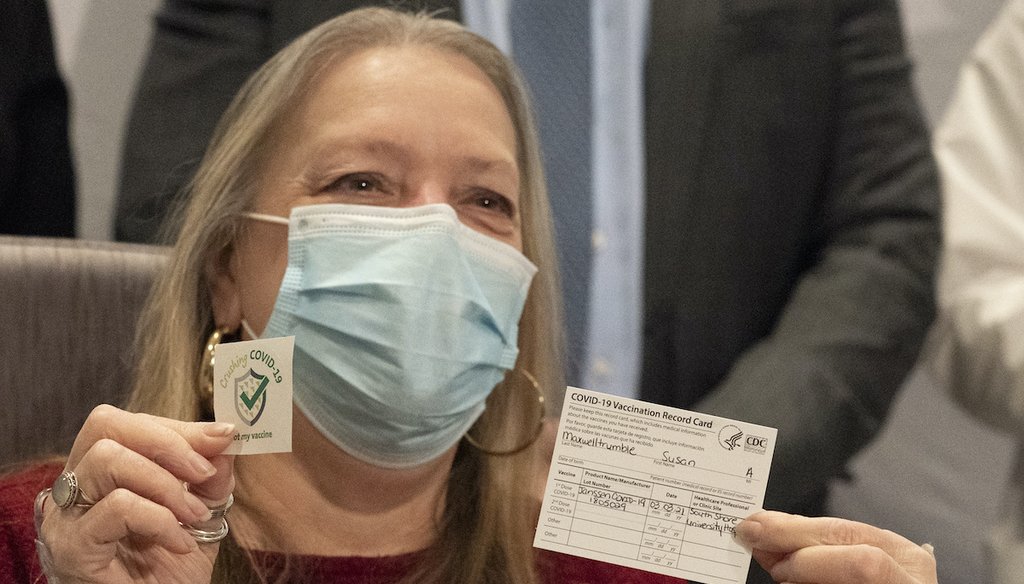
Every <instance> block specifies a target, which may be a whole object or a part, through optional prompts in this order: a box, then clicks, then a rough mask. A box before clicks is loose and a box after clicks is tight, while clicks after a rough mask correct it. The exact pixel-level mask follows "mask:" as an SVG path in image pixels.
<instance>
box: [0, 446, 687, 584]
mask: <svg viewBox="0 0 1024 584" xmlns="http://www.w3.org/2000/svg"><path fill="white" fill-rule="evenodd" d="M60 472H61V467H60V466H58V465H54V464H48V465H39V466H33V467H30V468H27V469H26V470H24V471H21V472H18V473H16V474H13V475H9V476H7V477H4V478H3V479H0V584H15V583H17V584H29V583H32V584H35V583H42V582H45V580H44V579H43V576H42V573H41V571H40V568H39V561H38V559H37V558H36V550H35V525H34V523H33V518H32V503H33V501H34V500H35V496H36V494H37V493H38V492H39V491H41V490H42V489H45V488H46V487H48V486H50V485H51V484H53V481H54V479H56V478H57V475H59V474H60ZM417 555H418V554H406V555H400V556H385V557H377V558H365V557H319V556H302V557H301V558H300V559H301V560H302V563H303V566H304V569H303V581H304V582H312V583H325V584H326V583H328V582H329V583H331V584H393V583H394V582H397V581H398V580H399V579H400V578H401V577H402V576H404V575H405V574H407V573H408V571H409V570H410V569H411V568H412V566H413V565H414V563H415V561H416V557H417ZM256 556H257V558H259V560H260V563H262V564H263V565H274V564H280V563H283V559H284V556H283V555H281V554H275V553H272V552H257V553H256ZM537 568H538V570H539V572H540V575H541V580H542V581H543V582H544V583H545V584H606V583H617V584H685V582H684V581H683V580H679V579H677V578H672V577H669V576H662V575H659V574H653V573H650V572H643V571H640V570H633V569H630V568H623V567H620V566H616V565H613V564H607V563H604V562H597V561H594V560H588V559H585V558H579V557H576V556H570V555H566V554H559V553H554V552H549V551H545V550H537Z"/></svg>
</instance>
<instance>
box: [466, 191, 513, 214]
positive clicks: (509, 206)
mask: <svg viewBox="0 0 1024 584" xmlns="http://www.w3.org/2000/svg"><path fill="white" fill-rule="evenodd" d="M475 202H476V205H477V206H479V207H482V208H484V209H487V210H488V211H493V212H495V213H500V214H502V215H505V216H507V217H510V218H514V217H515V216H516V208H515V205H514V204H513V203H512V201H510V200H509V199H508V197H505V196H503V195H499V194H497V193H491V192H488V193H481V194H480V195H477V197H476V199H475Z"/></svg>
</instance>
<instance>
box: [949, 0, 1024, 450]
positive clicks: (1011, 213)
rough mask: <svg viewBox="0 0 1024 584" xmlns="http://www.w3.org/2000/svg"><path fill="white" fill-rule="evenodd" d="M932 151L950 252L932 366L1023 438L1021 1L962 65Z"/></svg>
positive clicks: (980, 411)
mask: <svg viewBox="0 0 1024 584" xmlns="http://www.w3.org/2000/svg"><path fill="white" fill-rule="evenodd" d="M935 149H936V157H937V159H938V162H939V169H940V172H941V176H942V181H943V188H944V218H943V221H944V225H943V227H944V237H945V250H944V254H943V260H942V270H941V273H940V276H939V310H940V311H939V322H938V329H937V337H938V339H937V340H938V345H939V346H940V347H941V348H940V350H939V352H938V353H937V354H936V355H935V360H934V362H933V363H934V365H936V366H937V367H938V371H939V373H940V374H942V375H943V376H944V377H947V378H948V384H949V387H950V389H951V391H952V392H953V393H954V395H955V396H956V398H957V399H958V400H959V401H960V402H961V403H962V404H963V405H964V406H965V407H966V408H967V409H969V410H971V411H972V412H973V413H975V414H976V415H978V416H979V417H981V418H983V419H985V420H986V421H988V422H989V423H991V424H994V425H996V426H997V427H1000V428H1003V429H1006V430H1009V431H1012V432H1014V433H1015V434H1017V435H1018V436H1024V0H1012V1H1011V2H1010V3H1008V4H1007V6H1006V7H1004V9H1003V12H1002V13H1001V14H1000V16H999V17H998V18H997V19H996V21H995V22H994V24H993V25H992V26H991V27H990V28H989V29H988V30H987V31H986V33H985V35H984V36H983V37H982V39H981V41H980V42H979V43H978V45H977V46H976V48H975V51H974V53H973V55H972V57H971V59H970V60H969V61H968V62H967V63H966V64H965V66H964V68H963V70H962V71H961V74H960V80H959V85H958V87H957V92H956V95H955V97H954V100H953V102H952V104H951V105H950V108H949V110H948V111H947V113H946V117H945V119H944V120H943V123H942V124H941V126H940V128H939V129H938V130H937V132H936V139H935Z"/></svg>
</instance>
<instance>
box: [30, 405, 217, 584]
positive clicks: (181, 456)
mask: <svg viewBox="0 0 1024 584" xmlns="http://www.w3.org/2000/svg"><path fill="white" fill-rule="evenodd" d="M233 432H234V426H232V425H231V424H218V423H198V422H191V423H190V422H181V421H178V420H171V419H167V418H158V417H155V416H150V415H146V414H132V413H129V412H126V411H123V410H120V409H117V408H115V407H113V406H99V407H97V408H96V409H94V410H93V411H92V413H90V414H89V417H88V418H87V419H86V421H85V424H84V425H83V426H82V429H81V431H79V433H78V437H77V438H76V439H75V444H74V446H73V447H72V449H71V454H70V455H69V457H68V461H67V465H66V466H65V470H66V471H72V472H73V473H74V474H75V476H76V477H77V480H78V485H79V488H80V489H81V492H82V493H83V494H84V495H86V496H87V497H89V498H90V499H91V500H92V501H95V504H94V505H92V506H90V507H83V506H71V507H68V508H66V509H62V508H59V507H58V506H57V505H56V504H55V503H54V502H53V501H52V500H50V498H49V497H48V498H47V500H46V501H44V503H43V520H42V524H41V526H40V528H39V539H40V541H41V542H42V543H43V544H44V545H45V546H46V548H47V550H48V551H49V555H50V559H51V562H50V563H51V565H50V566H49V567H48V571H47V576H48V577H50V578H51V581H53V580H56V581H58V582H60V583H61V584H65V583H69V582H104V583H114V582H160V583H171V582H188V583H194V582H209V581H210V575H211V574H212V571H213V563H214V560H215V559H216V557H217V552H218V550H219V548H220V544H219V543H207V544H198V543H197V542H196V540H195V539H194V538H193V537H192V536H191V535H189V533H188V532H186V531H185V530H184V529H183V528H182V527H181V525H179V522H181V523H183V524H186V525H188V524H194V523H199V522H202V521H203V520H206V519H208V518H209V514H210V512H209V509H208V507H215V506H218V505H222V504H224V503H225V502H226V501H227V499H228V496H229V495H230V494H231V491H232V489H233V488H234V473H233V469H232V466H233V462H234V457H233V456H229V455H223V454H221V453H222V452H223V451H224V449H225V448H227V447H228V445H230V444H231V438H232V434H233ZM185 483H187V484H188V489H187V490H186V487H185Z"/></svg>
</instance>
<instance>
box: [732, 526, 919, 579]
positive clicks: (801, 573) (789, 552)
mask: <svg viewBox="0 0 1024 584" xmlns="http://www.w3.org/2000/svg"><path fill="white" fill-rule="evenodd" d="M736 536H737V537H738V538H739V540H740V541H741V542H743V543H744V544H745V545H746V546H747V547H749V548H753V555H754V559H755V560H757V563H759V564H761V566H762V567H763V568H764V569H765V570H767V571H768V572H769V573H770V574H771V575H772V578H773V579H775V581H776V582H799V583H801V584H864V583H871V584H937V583H938V576H937V575H936V572H935V555H934V553H933V551H932V548H931V546H930V545H927V544H925V545H923V546H921V545H917V544H915V543H914V542H912V541H910V540H908V539H906V538H905V537H902V536H900V535H898V534H896V533H893V532H891V531H888V530H885V529H879V528H877V527H873V526H871V525H867V524H865V523H858V522H856V521H848V520H845V519H837V518H835V517H802V516H800V515H790V514H787V513H780V512H778V511H761V512H758V513H755V514H753V515H751V516H750V517H748V518H747V519H746V520H744V521H742V522H741V523H740V524H739V525H737V526H736Z"/></svg>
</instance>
